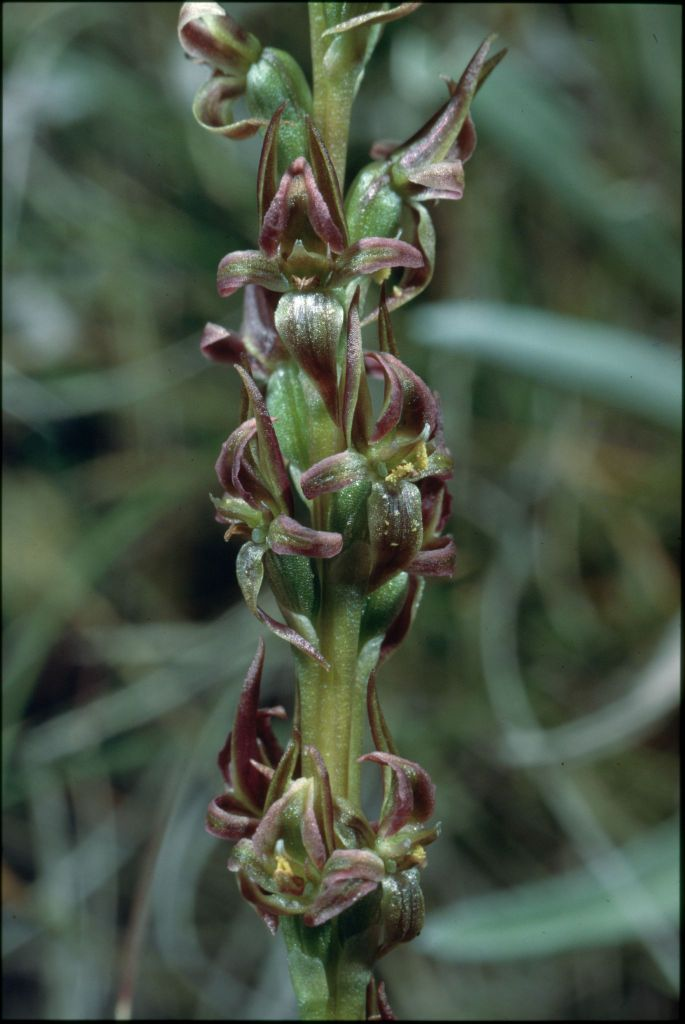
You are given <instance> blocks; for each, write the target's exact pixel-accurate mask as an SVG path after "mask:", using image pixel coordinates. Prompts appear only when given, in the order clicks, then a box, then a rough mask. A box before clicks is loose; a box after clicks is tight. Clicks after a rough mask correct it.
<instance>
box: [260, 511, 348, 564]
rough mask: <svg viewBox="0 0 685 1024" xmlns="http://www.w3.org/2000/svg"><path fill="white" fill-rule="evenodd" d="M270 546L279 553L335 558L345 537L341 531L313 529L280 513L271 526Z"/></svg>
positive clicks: (269, 534)
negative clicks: (332, 531)
mask: <svg viewBox="0 0 685 1024" xmlns="http://www.w3.org/2000/svg"><path fill="white" fill-rule="evenodd" d="M267 542H268V544H269V547H270V548H271V550H272V551H274V552H275V553H276V554H277V555H306V556H308V557H309V558H333V557H334V556H335V555H338V554H340V551H341V550H342V543H343V539H342V536H341V535H340V534H339V533H329V532H328V531H325V530H312V529H311V527H309V526H303V525H302V524H301V523H298V522H297V520H296V519H291V517H290V516H284V515H280V516H277V517H276V519H274V521H273V522H272V523H271V526H270V527H269V533H268V540H267Z"/></svg>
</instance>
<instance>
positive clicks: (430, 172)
mask: <svg viewBox="0 0 685 1024" xmlns="http://www.w3.org/2000/svg"><path fill="white" fill-rule="evenodd" d="M409 180H410V181H411V183H412V184H413V185H421V186H422V191H420V192H417V193H416V195H414V197H413V198H414V199H415V200H416V201H417V202H426V200H428V199H461V198H462V196H463V195H464V166H463V164H462V162H461V160H443V161H440V162H438V163H435V164H430V165H429V166H428V167H420V168H418V169H417V170H414V171H412V172H411V174H410V175H409Z"/></svg>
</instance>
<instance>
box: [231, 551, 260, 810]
mask: <svg viewBox="0 0 685 1024" xmlns="http://www.w3.org/2000/svg"><path fill="white" fill-rule="evenodd" d="M253 546H254V545H253ZM244 547H247V545H243V548H244ZM241 550H243V549H241ZM263 668H264V641H263V640H262V639H261V638H260V639H259V643H258V644H257V653H256V654H255V656H254V658H253V659H252V664H251V665H250V667H249V669H248V671H247V675H246V676H245V682H244V683H243V688H242V691H241V693H240V700H239V702H238V709H237V711H236V715H235V722H234V724H233V731H232V733H231V751H230V756H231V766H230V778H231V785H232V787H233V790H234V792H235V794H236V796H237V797H238V798H239V799H241V800H243V801H244V802H245V804H246V805H247V806H249V807H251V808H253V809H254V811H255V813H256V814H257V815H259V812H260V811H261V808H262V805H263V803H264V797H265V796H266V791H267V789H268V783H267V782H266V780H265V779H264V777H263V776H262V775H261V774H260V773H259V772H258V771H257V770H256V769H255V767H254V765H253V764H252V761H253V760H256V758H257V756H258V753H259V751H258V748H257V726H258V710H259V687H260V684H261V680H262V670H263ZM223 753H224V752H223V751H222V752H221V753H220V754H219V767H221V766H222V758H223Z"/></svg>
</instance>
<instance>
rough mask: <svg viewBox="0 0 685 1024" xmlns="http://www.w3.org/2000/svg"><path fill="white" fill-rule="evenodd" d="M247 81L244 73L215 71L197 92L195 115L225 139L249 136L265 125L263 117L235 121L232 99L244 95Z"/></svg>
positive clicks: (194, 106) (209, 128)
mask: <svg viewBox="0 0 685 1024" xmlns="http://www.w3.org/2000/svg"><path fill="white" fill-rule="evenodd" d="M244 87H245V82H244V79H243V78H242V76H239V77H235V76H234V75H222V74H220V73H218V72H217V73H216V74H214V75H213V76H212V77H211V78H210V79H209V81H208V82H205V84H204V85H203V86H201V87H200V88H199V89H198V91H197V93H196V94H195V99H194V100H193V117H194V118H195V120H196V121H197V122H198V124H200V125H202V127H203V128H206V129H207V131H210V132H212V133H213V134H214V135H222V136H223V137H224V138H226V139H249V138H250V137H251V136H252V135H255V134H256V133H257V132H258V131H259V129H260V128H263V127H264V126H265V124H266V121H265V120H264V119H263V118H261V117H247V118H244V119H243V120H240V121H234V120H233V100H234V99H235V98H236V97H237V96H240V95H242V93H243V91H244Z"/></svg>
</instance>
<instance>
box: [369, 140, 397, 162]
mask: <svg viewBox="0 0 685 1024" xmlns="http://www.w3.org/2000/svg"><path fill="white" fill-rule="evenodd" d="M401 145H402V143H401V142H397V141H395V140H394V139H379V140H378V142H374V143H373V145H372V146H371V149H370V150H369V156H370V157H371V159H372V160H387V159H388V157H389V156H392V154H393V153H394V152H395V150H396V149H399V148H400V146H401Z"/></svg>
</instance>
